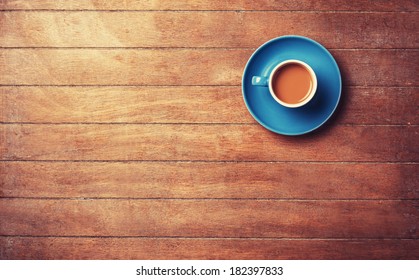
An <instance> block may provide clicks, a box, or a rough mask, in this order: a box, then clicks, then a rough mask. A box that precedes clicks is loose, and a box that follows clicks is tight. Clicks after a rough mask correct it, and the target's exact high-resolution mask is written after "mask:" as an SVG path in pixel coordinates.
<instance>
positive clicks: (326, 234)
mask: <svg viewBox="0 0 419 280" xmlns="http://www.w3.org/2000/svg"><path fill="white" fill-rule="evenodd" d="M418 206H419V205H418V201H388V200H387V201H275V200H213V199H211V200H167V199H164V200H121V199H120V200H113V199H111V200H107V199H101V200H86V199H81V200H62V199H58V200H55V199H47V200H38V199H24V200H23V199H1V200H0V210H1V211H0V220H1V221H2V223H0V235H34V236H56V235H57V236H132V237H253V238H255V237H267V238H269V237H271V238H274V237H275V238H278V237H292V238H294V237H295V238H418V237H419V236H418V233H417V225H418V223H419V216H418ZM261 229H263V230H261Z"/></svg>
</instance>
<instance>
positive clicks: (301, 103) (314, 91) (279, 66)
mask: <svg viewBox="0 0 419 280" xmlns="http://www.w3.org/2000/svg"><path fill="white" fill-rule="evenodd" d="M291 63H296V64H299V65H302V66H303V67H304V68H306V70H307V71H308V72H309V73H310V76H311V79H312V82H313V85H312V88H311V91H310V94H309V95H308V96H307V98H306V99H304V100H303V101H301V102H299V103H292V104H291V103H286V102H284V101H282V100H280V99H279V98H278V97H277V96H276V95H275V92H274V90H273V86H272V83H273V77H274V76H275V74H276V72H277V71H278V70H279V69H280V68H282V67H284V66H285V65H287V64H291ZM268 85H269V92H270V94H271V95H272V97H273V98H274V99H275V101H276V102H278V103H279V104H281V105H282V106H285V107H288V108H298V107H301V106H303V105H305V104H307V103H308V102H310V100H311V99H313V97H314V95H315V93H316V91H317V76H316V73H315V72H314V70H313V69H312V68H311V67H310V65H308V64H307V63H305V62H304V61H301V60H297V59H287V60H284V61H282V62H281V63H279V64H278V65H276V66H275V68H274V69H273V70H272V72H271V74H270V75H269V80H268Z"/></svg>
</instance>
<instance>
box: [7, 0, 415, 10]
mask: <svg viewBox="0 0 419 280" xmlns="http://www.w3.org/2000/svg"><path fill="white" fill-rule="evenodd" d="M0 9H4V10H15V9H16V10H19V9H24V10H32V9H47V10H126V11H129V10H204V11H210V10H233V11H236V10H284V11H287V10H291V11H296V10H297V11H301V10H303V11H322V10H325V11H336V10H337V11H341V10H343V11H346V10H348V11H391V12H393V11H396V12H397V11H418V10H419V5H418V3H417V1H415V0H399V1H371V2H365V1H363V0H344V1H337V0H333V1H327V0H320V1H310V0H303V1H295V0H284V1H275V0H262V1H248V0H229V1H223V0H213V1H207V0H180V1H172V0H153V1H141V0H124V1H120V0H73V1H68V0H31V1H25V0H0Z"/></svg>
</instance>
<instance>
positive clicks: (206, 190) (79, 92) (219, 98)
mask: <svg viewBox="0 0 419 280" xmlns="http://www.w3.org/2000/svg"><path fill="white" fill-rule="evenodd" d="M418 12H419V3H418V1H413V0H403V1H368V2H366V1H361V0H351V1H324V0H321V1H308V0H303V1H294V0H285V1H273V0H263V1H247V0H232V1H219V0H217V1H203V0H198V1H195V0H183V1H169V0H153V1H137V0H126V1H117V0H111V1H104V0H91V1H64V0H58V1H51V0H46V1H40V0H34V1H23V0H0V259H418V258H419V255H418V253H417V252H419V249H418V248H419V241H418V240H419V239H418V237H419V236H418V232H417V225H418V224H419V218H418V217H419V215H418V209H419V207H418V195H419V188H418V185H419V184H418V182H419V175H418V174H419V172H418V166H419V165H418V160H419V154H418V152H419V146H418V145H419V144H418V143H419V142H418V141H417V139H418V134H419V130H418V129H419V126H418V124H419V123H418V116H419V115H418V101H419V99H418V98H419V92H418V88H419V82H418V79H417V73H418V72H419V66H418V65H419V64H418V61H419V51H418V45H419V41H418V38H419V36H418V27H417V15H418ZM285 34H298V35H305V36H308V37H311V38H313V39H315V40H318V41H319V42H320V43H322V44H323V45H325V46H326V47H327V48H328V49H329V50H330V51H331V53H332V55H333V56H334V57H335V58H336V60H337V62H338V64H339V67H340V70H341V73H342V78H343V86H344V87H343V92H342V99H341V104H340V105H339V108H338V110H337V111H336V113H335V116H333V118H332V119H331V120H330V121H329V122H328V123H327V124H326V125H325V126H324V127H323V128H321V129H320V130H318V131H317V132H314V133H311V134H309V135H305V136H302V137H291V138H290V137H284V136H278V135H275V134H273V133H271V132H268V131H266V130H265V129H264V128H262V127H261V126H259V125H258V124H257V123H256V122H255V121H254V120H253V119H252V118H251V116H250V114H249V113H248V112H247V110H246V108H245V106H244V103H243V101H242V96H241V89H240V85H241V77H242V73H243V68H244V66H245V64H246V62H247V60H248V58H249V56H250V55H251V54H252V52H253V51H254V50H255V49H256V48H257V47H258V46H259V45H260V44H261V43H263V42H265V41H267V40H269V39H271V38H273V37H276V36H281V35H285Z"/></svg>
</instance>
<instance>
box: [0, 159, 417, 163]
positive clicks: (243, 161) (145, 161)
mask: <svg viewBox="0 0 419 280" xmlns="http://www.w3.org/2000/svg"><path fill="white" fill-rule="evenodd" d="M0 162H51V163H54V162H86V163H95V162H96V163H107V162H109V163H131V162H136V163H149V162H155V163H167V164H170V163H222V164H229V163H230V164H236V163H268V164H269V163H270V164H275V163H287V164H418V163H419V162H416V161H298V160H294V161H286V160H276V161H275V160H274V161H272V160H267V161H262V160H253V161H250V160H65V159H62V160H49V159H0Z"/></svg>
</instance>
